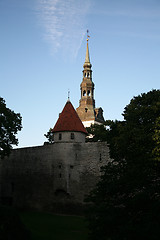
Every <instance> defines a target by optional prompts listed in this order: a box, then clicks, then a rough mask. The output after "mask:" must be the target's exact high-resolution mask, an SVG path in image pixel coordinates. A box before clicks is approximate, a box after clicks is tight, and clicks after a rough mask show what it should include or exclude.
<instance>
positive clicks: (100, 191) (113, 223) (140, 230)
mask: <svg viewBox="0 0 160 240" xmlns="http://www.w3.org/2000/svg"><path fill="white" fill-rule="evenodd" d="M123 116H124V121H115V122H113V121H108V122H107V123H108V126H109V127H110V129H109V130H108V133H107V141H108V143H109V147H110V155H111V157H112V158H113V159H114V160H113V161H112V162H110V163H109V164H108V165H107V166H105V167H104V168H103V174H102V177H101V179H100V181H99V183H98V184H97V186H96V188H95V189H94V190H93V191H92V192H91V193H90V196H89V197H88V199H87V201H88V203H89V206H90V207H88V213H87V218H88V221H89V228H90V239H93V240H99V239H101V240H132V239H133V240H135V239H147V240H151V239H152V240H158V239H160V214H159V211H160V162H159V161H155V158H154V156H153V150H154V149H155V147H156V146H157V145H156V142H155V140H154V135H155V126H156V124H157V121H158V120H157V119H158V118H159V116H160V91H159V90H152V91H150V92H148V93H144V94H141V95H139V96H137V97H134V98H133V99H132V100H131V102H130V104H129V105H127V106H126V108H125V110H124V113H123ZM158 126H159V125H157V127H158ZM156 129H157V128H156Z"/></svg>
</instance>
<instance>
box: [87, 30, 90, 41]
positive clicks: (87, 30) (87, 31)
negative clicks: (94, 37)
mask: <svg viewBox="0 0 160 240" xmlns="http://www.w3.org/2000/svg"><path fill="white" fill-rule="evenodd" d="M88 33H89V30H88V29H87V42H88V40H89V38H90V36H89V35H88Z"/></svg>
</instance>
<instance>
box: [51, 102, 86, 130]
mask: <svg viewBox="0 0 160 240" xmlns="http://www.w3.org/2000/svg"><path fill="white" fill-rule="evenodd" d="M68 131H69V132H83V133H85V134H87V131H86V129H85V127H84V126H83V123H82V122H81V120H80V118H79V117H78V114H77V112H76V111H75V109H74V107H73V105H72V103H71V102H70V101H67V103H66V105H65V106H64V108H63V111H62V112H61V113H60V115H59V118H58V120H57V122H56V124H55V126H54V128H53V130H52V132H68Z"/></svg>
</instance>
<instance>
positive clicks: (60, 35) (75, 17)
mask: <svg viewBox="0 0 160 240" xmlns="http://www.w3.org/2000/svg"><path fill="white" fill-rule="evenodd" d="M89 6H90V0H37V12H38V16H39V20H40V24H41V25H42V26H43V27H44V37H45V39H46V40H47V41H48V42H49V43H50V45H51V50H52V54H54V53H55V52H57V51H59V50H62V52H63V54H70V56H71V57H76V55H77V53H78V50H79V48H80V46H81V43H82V40H83V37H84V34H85V32H86V27H85V22H86V16H87V13H88V11H89Z"/></svg>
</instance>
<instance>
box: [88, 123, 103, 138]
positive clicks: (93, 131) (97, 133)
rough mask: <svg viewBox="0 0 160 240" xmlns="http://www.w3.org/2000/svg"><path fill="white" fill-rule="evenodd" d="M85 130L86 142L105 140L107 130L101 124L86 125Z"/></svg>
mask: <svg viewBox="0 0 160 240" xmlns="http://www.w3.org/2000/svg"><path fill="white" fill-rule="evenodd" d="M86 130H87V132H88V136H87V138H86V141H87V142H98V141H100V142H104V141H106V140H107V130H106V126H105V125H103V124H102V125H98V124H92V125H91V126H90V127H87V128H86Z"/></svg>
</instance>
